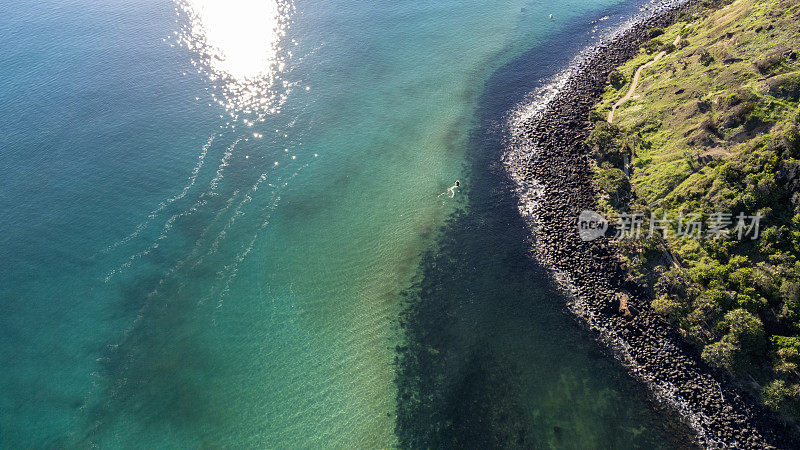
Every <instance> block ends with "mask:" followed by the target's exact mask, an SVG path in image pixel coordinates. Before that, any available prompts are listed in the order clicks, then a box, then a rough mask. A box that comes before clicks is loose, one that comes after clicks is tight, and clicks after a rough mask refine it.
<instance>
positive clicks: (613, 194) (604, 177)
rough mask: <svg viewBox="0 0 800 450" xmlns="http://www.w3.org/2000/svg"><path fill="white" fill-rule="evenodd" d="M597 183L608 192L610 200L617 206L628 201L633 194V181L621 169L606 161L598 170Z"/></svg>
mask: <svg viewBox="0 0 800 450" xmlns="http://www.w3.org/2000/svg"><path fill="white" fill-rule="evenodd" d="M596 178H597V185H598V186H599V187H600V189H601V190H602V191H603V192H605V193H606V194H608V198H609V200H610V201H611V202H612V204H613V205H614V206H615V207H619V206H623V205H624V204H625V203H627V200H628V199H629V198H630V194H631V183H630V180H628V177H627V176H626V175H625V172H623V171H622V170H620V169H617V168H615V167H613V166H611V165H610V164H609V163H604V164H603V165H602V166H601V167H600V169H598V171H597V177H596Z"/></svg>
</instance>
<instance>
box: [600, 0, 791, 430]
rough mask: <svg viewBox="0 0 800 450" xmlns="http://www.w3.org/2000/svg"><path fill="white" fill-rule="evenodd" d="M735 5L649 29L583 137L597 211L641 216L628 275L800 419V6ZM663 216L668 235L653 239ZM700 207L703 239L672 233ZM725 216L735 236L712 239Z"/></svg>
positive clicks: (775, 0) (630, 246)
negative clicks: (591, 159) (591, 158)
mask: <svg viewBox="0 0 800 450" xmlns="http://www.w3.org/2000/svg"><path fill="white" fill-rule="evenodd" d="M725 3H726V4H724V5H720V4H717V5H704V6H698V7H695V8H694V9H693V10H691V11H690V12H685V13H682V14H681V16H680V19H679V21H678V23H676V24H675V25H673V26H671V27H669V28H667V29H664V30H659V29H656V30H652V31H651V36H652V38H653V39H652V40H651V41H649V42H648V43H647V44H646V45H645V46H644V47H643V48H642V50H641V52H640V54H639V55H638V56H637V57H636V58H634V59H633V60H631V61H629V62H628V63H627V64H625V65H624V66H622V67H620V68H619V69H618V70H617V71H615V72H614V73H612V75H611V76H610V77H609V86H608V87H607V88H606V91H605V94H604V96H603V100H602V101H601V102H600V103H599V104H598V105H597V106H596V108H595V111H594V112H593V113H592V120H593V121H595V122H596V127H595V129H594V131H593V132H592V134H591V136H590V137H589V139H588V140H587V144H588V145H589V146H590V147H591V148H592V150H593V152H594V155H595V157H596V160H597V168H596V179H597V182H598V186H599V187H600V190H601V195H600V197H601V198H600V199H599V202H600V204H601V207H602V208H604V209H605V212H606V213H608V214H612V215H614V214H618V213H620V212H624V213H631V212H633V213H642V214H643V217H644V222H645V223H643V225H642V236H641V237H640V238H638V239H627V240H620V241H619V243H620V246H621V247H622V249H623V253H624V256H625V258H626V260H627V261H626V262H627V264H628V271H629V274H630V277H631V281H633V282H635V283H638V284H639V285H640V286H641V287H642V288H643V289H646V290H649V291H650V292H651V293H652V298H653V299H654V300H653V307H654V308H655V309H656V310H657V311H658V312H659V313H660V314H663V315H664V316H665V317H666V318H667V319H668V320H670V321H671V322H672V323H674V324H675V325H676V326H677V327H678V328H679V329H680V330H681V332H682V334H683V335H684V336H685V338H686V339H687V340H688V341H689V342H691V343H692V344H694V345H695V346H696V347H697V348H698V350H699V351H700V352H702V357H703V358H704V359H705V360H706V361H707V362H708V363H709V364H711V365H713V366H717V367H722V368H726V369H729V370H730V371H731V372H733V373H735V374H736V375H738V379H740V380H741V381H742V385H743V386H744V387H745V388H746V389H750V390H751V391H752V392H753V393H755V394H757V395H760V396H761V398H762V399H763V400H764V401H765V402H766V403H767V404H768V405H770V406H772V407H774V408H776V409H778V410H780V411H782V412H784V413H785V414H786V415H787V416H788V417H794V418H800V369H798V367H799V366H800V300H799V299H798V294H799V293H800V262H799V261H800V259H799V258H800V161H798V158H800V133H799V132H798V126H799V124H800V108H798V100H800V58H798V52H800V2H797V0H738V1H735V2H732V3H731V2H725ZM679 36H680V39H679V40H678V41H677V45H674V42H675V41H676V38H677V37H679ZM661 51H665V52H666V55H665V56H664V57H663V58H661V59H660V60H659V61H658V62H656V63H655V64H654V65H653V66H651V67H648V68H646V69H645V70H644V71H643V73H642V75H641V80H640V81H639V84H638V86H637V87H636V90H635V93H634V95H633V98H632V99H631V100H629V101H627V102H626V103H624V104H623V105H621V106H620V107H619V108H618V109H617V111H616V113H615V117H614V122H613V124H609V123H608V122H606V119H607V117H608V112H609V110H610V109H611V106H612V105H613V104H614V103H615V102H617V101H618V100H619V99H621V98H622V97H623V96H624V95H625V94H626V93H628V91H629V89H630V87H631V86H630V83H631V79H632V75H633V74H634V72H635V71H636V69H637V68H638V67H640V66H641V65H643V64H645V63H647V62H649V61H651V60H653V59H654V58H655V56H656V54H658V53H659V52H661ZM626 162H629V164H626ZM626 171H627V172H628V174H627V175H626ZM665 213H666V214H667V218H668V219H670V224H669V227H670V230H671V232H669V233H668V234H667V236H666V237H663V236H662V234H663V233H661V234H656V235H654V236H652V237H648V236H647V234H648V229H649V227H650V219H649V218H650V217H651V215H652V216H655V217H657V218H659V219H662V218H663V217H664V214H665ZM694 213H697V214H699V218H698V219H697V220H696V221H697V222H700V223H702V224H703V225H704V230H703V233H702V235H701V236H700V238H699V239H695V238H693V237H692V238H690V237H688V236H680V237H676V232H677V231H679V230H678V220H677V217H679V215H681V214H682V215H683V217H690V216H691V215H692V214H694ZM715 213H725V214H730V216H720V215H715ZM740 213H742V214H744V215H746V216H748V217H747V218H746V220H744V221H742V223H741V225H744V226H743V227H741V228H739V229H737V225H739V220H737V217H738V216H739V214H740ZM756 215H760V216H761V217H762V218H761V219H754V218H753V216H756ZM715 221H716V222H717V223H716V225H722V224H725V225H726V226H727V228H725V229H726V230H728V234H727V235H724V234H723V235H721V236H716V235H714V234H712V235H709V233H708V232H707V230H708V227H709V226H711V225H714V222H715ZM727 222H731V223H727ZM756 222H757V223H758V227H759V229H758V232H759V233H758V235H759V236H758V238H757V239H752V237H754V235H755V228H752V229H750V230H748V228H750V227H751V226H753V225H755V223H756ZM656 224H658V223H656ZM687 224H688V221H686V222H684V225H687ZM662 225H663V224H662ZM683 228H684V229H685V228H686V227H683ZM748 231H750V233H747V232H748ZM740 232H741V234H742V238H741V239H740V238H739V234H740Z"/></svg>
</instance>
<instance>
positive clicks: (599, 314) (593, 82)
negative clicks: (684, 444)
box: [504, 1, 800, 448]
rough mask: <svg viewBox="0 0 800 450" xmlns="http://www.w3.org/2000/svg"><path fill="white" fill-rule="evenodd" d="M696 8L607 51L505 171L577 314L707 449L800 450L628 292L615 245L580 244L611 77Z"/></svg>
mask: <svg viewBox="0 0 800 450" xmlns="http://www.w3.org/2000/svg"><path fill="white" fill-rule="evenodd" d="M691 3H694V2H691V1H690V2H674V3H671V4H667V5H666V7H665V8H663V9H662V10H661V11H660V12H658V13H657V14H654V15H652V16H651V17H648V18H644V19H642V20H641V21H639V22H638V23H636V24H634V25H632V26H630V27H628V28H627V29H625V30H624V31H621V32H620V33H619V34H617V35H616V36H615V37H614V39H612V40H610V41H609V42H605V43H601V44H599V45H598V46H597V47H596V48H595V49H594V50H593V51H592V52H590V53H589V54H588V55H587V56H586V58H584V59H583V61H582V62H581V63H579V65H578V66H577V67H576V69H575V70H573V71H571V72H570V75H569V76H568V77H567V78H566V79H565V80H564V81H563V86H562V87H561V88H560V89H559V90H558V92H557V94H555V96H554V97H552V98H551V99H550V100H549V101H548V103H547V104H546V106H544V107H543V109H541V110H540V111H539V112H538V113H537V114H535V115H534V116H533V117H529V118H528V119H526V120H524V121H522V122H521V123H518V124H516V125H515V127H514V133H515V136H513V138H512V141H513V149H512V150H510V151H509V152H508V153H507V154H506V155H505V157H504V163H505V166H506V168H507V169H508V171H509V174H510V176H511V177H512V178H513V179H514V181H515V182H516V184H517V186H518V194H519V198H520V211H521V212H522V214H523V215H524V216H525V218H526V221H527V222H528V223H529V225H530V227H531V231H532V232H533V233H534V235H535V240H534V253H535V255H536V257H537V258H538V259H539V260H540V261H541V262H542V263H543V264H544V265H545V266H547V267H548V268H549V269H551V270H552V273H553V274H554V277H555V278H556V280H557V281H558V282H559V283H560V284H561V285H562V287H563V288H564V290H565V292H567V293H568V294H569V295H570V297H571V299H572V300H571V303H570V305H569V307H570V309H571V310H572V311H573V312H574V313H575V314H577V315H578V316H579V317H580V318H582V319H583V320H584V321H585V322H586V324H587V325H588V326H589V327H590V328H591V329H592V330H594V331H595V332H596V333H597V336H598V339H599V340H600V341H601V342H602V343H604V344H605V345H606V346H608V347H609V348H610V349H611V350H612V351H613V352H614V354H615V356H616V357H617V358H619V359H620V360H621V361H622V362H623V364H625V365H626V366H627V367H628V368H629V369H630V371H631V372H632V374H633V375H634V376H635V377H637V378H639V379H641V380H643V381H644V382H645V383H647V384H648V386H650V388H651V390H652V392H653V394H654V396H655V397H656V398H657V399H658V400H659V401H662V402H666V403H669V404H670V405H672V406H673V407H674V408H676V409H677V410H678V411H679V412H680V413H681V415H682V416H683V417H684V418H685V419H686V421H687V422H688V423H689V425H690V426H692V428H693V429H694V430H695V431H696V432H697V435H698V442H699V444H700V445H703V446H706V447H735V448H772V447H778V448H800V442H798V440H797V437H796V435H795V433H794V431H793V428H792V426H789V425H786V424H785V423H784V422H783V421H782V420H781V419H780V418H779V417H777V416H776V415H774V414H773V413H771V412H769V411H768V410H766V409H765V408H764V407H762V406H759V405H758V404H757V402H755V401H754V400H753V399H751V398H748V397H747V396H746V395H745V394H743V393H740V392H739V391H737V389H736V388H735V387H734V385H733V383H732V381H731V380H730V379H729V378H728V377H727V375H726V374H723V373H718V372H715V371H712V370H711V369H709V368H708V367H707V366H705V365H704V364H703V363H702V361H701V360H700V359H699V358H698V357H697V355H696V353H695V352H693V351H692V349H691V348H689V347H688V346H687V345H686V344H684V342H683V341H682V339H681V337H680V336H679V335H678V334H677V333H676V332H675V331H674V330H673V329H672V328H671V326H670V325H669V324H667V323H666V322H665V321H664V320H662V319H661V318H660V317H659V316H657V315H656V314H655V313H654V312H653V311H652V309H651V307H650V300H649V299H648V298H647V297H646V296H645V295H643V294H641V293H638V292H636V290H635V289H634V288H633V287H632V286H628V285H627V284H626V281H625V271H624V267H623V266H622V263H621V260H620V258H619V257H618V256H617V255H618V253H617V250H616V243H615V241H614V240H612V239H610V238H608V237H604V238H600V239H597V240H594V241H591V242H584V241H582V240H581V239H580V237H579V235H578V228H577V219H578V216H579V214H580V213H581V211H584V210H594V209H596V202H595V186H594V184H593V181H592V180H593V174H592V170H591V157H590V155H589V151H588V149H587V147H586V145H585V144H584V140H585V139H586V137H587V136H588V133H589V132H590V131H591V127H592V125H591V123H590V122H589V121H588V117H589V111H590V110H591V109H592V107H593V106H594V104H595V103H596V102H597V101H598V100H599V99H600V97H601V95H602V93H603V90H604V87H605V85H606V80H607V77H608V74H609V73H610V72H611V71H612V70H613V69H614V68H616V67H618V66H620V65H622V64H623V63H624V62H625V61H627V60H628V59H630V58H631V57H633V56H635V55H636V54H637V52H638V50H639V47H640V45H641V44H642V43H644V42H645V41H647V40H648V33H647V32H648V30H649V29H650V28H652V27H664V26H668V25H670V24H671V23H673V21H674V20H675V17H676V16H677V14H678V13H679V12H680V11H681V9H682V8H684V7H688V6H690V4H691ZM623 298H624V302H623V301H621V300H620V299H623Z"/></svg>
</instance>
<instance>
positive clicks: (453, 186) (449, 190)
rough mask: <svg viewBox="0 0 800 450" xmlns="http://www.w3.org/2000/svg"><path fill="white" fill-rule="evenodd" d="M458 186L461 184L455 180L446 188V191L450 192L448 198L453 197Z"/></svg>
mask: <svg viewBox="0 0 800 450" xmlns="http://www.w3.org/2000/svg"><path fill="white" fill-rule="evenodd" d="M459 186H461V182H460V181H458V180H456V183H455V184H454V185H452V186H450V189H448V190H447V192H449V193H450V198H453V197H455V196H456V189H457V188H458V187H459Z"/></svg>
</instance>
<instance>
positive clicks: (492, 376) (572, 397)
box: [396, 2, 694, 448]
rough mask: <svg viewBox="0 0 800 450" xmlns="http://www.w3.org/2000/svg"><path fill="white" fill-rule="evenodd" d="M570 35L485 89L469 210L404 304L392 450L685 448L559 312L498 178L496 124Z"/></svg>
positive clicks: (562, 55)
mask: <svg viewBox="0 0 800 450" xmlns="http://www.w3.org/2000/svg"><path fill="white" fill-rule="evenodd" d="M631 5H632V2H625V3H624V4H622V5H618V6H617V7H615V8H614V9H615V10H616V9H619V11H612V13H614V12H621V11H625V10H626V9H625V8H630V7H631ZM628 11H629V9H628ZM590 20H591V19H588V18H587V20H586V21H585V23H588V22H589V21H590ZM574 23H576V25H574V26H570V27H567V28H566V29H565V30H563V31H562V32H561V33H558V34H555V35H553V36H552V37H551V39H550V40H549V42H546V43H544V44H543V45H541V46H539V47H537V48H534V49H532V50H530V51H529V52H526V53H525V54H524V55H522V56H521V57H519V58H517V59H516V60H515V61H513V62H512V63H510V64H508V65H506V66H504V67H503V68H501V69H500V70H498V71H497V72H495V73H494V74H493V76H492V77H491V78H490V79H489V81H488V82H487V83H486V86H485V91H484V93H483V94H482V96H481V98H480V102H479V107H478V113H477V117H476V126H475V128H474V130H473V132H472V135H471V137H470V148H469V150H468V154H469V157H468V162H467V165H466V167H465V170H464V172H465V173H466V174H468V177H467V178H466V179H467V180H468V181H467V183H465V184H463V185H462V186H463V187H462V190H461V191H460V193H459V195H463V196H465V197H466V198H467V201H465V206H464V207H463V208H462V209H461V210H459V211H458V212H456V213H454V214H453V215H452V216H451V217H449V219H448V220H447V222H446V224H445V225H444V226H443V227H442V228H441V229H440V230H439V235H438V238H437V241H436V245H435V247H433V249H431V250H429V251H428V252H427V253H426V254H425V255H424V256H423V259H422V263H421V265H420V268H419V272H418V275H417V277H416V279H415V282H414V283H413V285H412V286H411V287H410V288H409V289H407V290H406V291H404V292H403V293H402V294H403V296H404V297H405V299H406V305H407V306H406V309H405V312H404V313H403V316H402V318H401V325H402V327H403V330H404V332H405V342H404V344H403V345H402V346H400V347H398V358H397V362H396V367H397V378H396V382H397V385H398V397H397V425H396V433H397V436H398V441H399V444H400V445H401V446H402V447H410V448H419V447H434V448H442V447H453V446H456V447H476V448H477V447H482V448H485V447H536V448H542V447H559V448H591V447H598V446H601V447H604V448H687V447H691V446H693V445H694V441H693V436H692V433H691V430H690V429H689V428H688V427H687V426H686V425H685V424H683V423H682V422H681V421H680V419H679V418H678V417H677V416H676V415H675V414H674V413H673V412H672V411H670V410H667V409H665V408H662V407H660V406H659V405H657V404H655V402H653V401H652V400H651V399H650V397H649V394H648V392H647V389H646V388H645V387H644V386H643V385H640V384H638V383H637V382H635V381H634V380H633V379H632V378H630V377H629V376H628V375H626V374H625V372H624V370H623V369H622V367H621V366H620V365H619V364H618V363H617V362H616V361H615V360H614V359H613V358H612V357H611V356H610V355H608V354H607V353H606V352H605V351H604V350H603V349H602V348H601V347H600V345H599V344H597V343H595V342H594V341H593V339H592V337H591V335H590V333H589V332H588V331H587V330H585V329H583V328H582V327H581V326H580V325H579V324H578V322H577V321H576V320H575V319H574V318H573V317H571V316H570V315H569V313H568V312H567V311H566V308H565V304H566V299H565V298H564V297H563V296H562V295H561V294H559V293H558V292H557V290H556V288H555V286H554V285H553V284H552V282H551V281H550V279H549V277H548V275H547V273H546V272H545V270H544V269H543V268H541V267H540V266H538V265H537V264H536V262H535V261H534V260H532V259H531V258H530V256H529V254H528V252H529V248H530V244H529V239H530V235H529V232H528V230H527V228H526V227H525V225H524V223H523V221H522V220H521V218H520V215H519V212H518V209H517V200H516V198H515V197H514V195H513V194H512V192H513V189H512V187H511V185H510V181H509V180H508V179H507V177H506V175H505V173H504V172H503V170H502V169H501V168H500V167H498V166H497V161H498V160H499V156H500V154H501V153H502V151H503V146H504V142H505V130H504V128H503V127H501V126H499V125H498V124H500V123H502V122H503V117H504V115H505V114H506V113H507V112H508V111H509V110H510V109H511V108H513V107H514V106H515V105H516V104H517V103H518V102H520V101H521V100H522V99H523V98H524V96H525V95H526V93H528V92H531V91H533V89H534V88H535V87H537V86H538V85H539V84H540V83H541V82H542V80H544V79H545V78H546V77H549V76H552V75H553V74H554V73H555V72H557V70H558V68H562V67H565V66H566V65H567V64H569V62H570V60H569V59H568V58H571V55H575V54H577V53H578V52H579V51H580V50H581V49H582V48H583V47H585V46H586V44H587V42H586V41H584V40H582V39H581V38H577V39H576V38H575V36H585V30H584V29H583V27H585V24H584V22H582V21H579V20H578V21H575V22H574ZM542 60H546V61H547V63H548V64H542ZM554 355H558V356H554Z"/></svg>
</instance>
